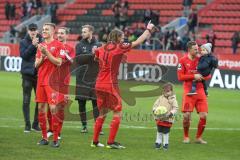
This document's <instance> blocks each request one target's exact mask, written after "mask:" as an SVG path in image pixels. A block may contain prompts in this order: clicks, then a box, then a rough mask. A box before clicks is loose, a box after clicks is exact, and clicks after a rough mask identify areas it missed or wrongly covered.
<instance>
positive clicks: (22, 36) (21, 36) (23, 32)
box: [18, 26, 27, 39]
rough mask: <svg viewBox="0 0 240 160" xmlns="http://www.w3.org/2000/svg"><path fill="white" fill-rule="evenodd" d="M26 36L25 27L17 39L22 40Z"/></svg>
mask: <svg viewBox="0 0 240 160" xmlns="http://www.w3.org/2000/svg"><path fill="white" fill-rule="evenodd" d="M26 34H27V27H26V26H24V27H23V28H22V30H21V31H20V32H19V34H18V38H20V39H23V38H24V37H25V36H26Z"/></svg>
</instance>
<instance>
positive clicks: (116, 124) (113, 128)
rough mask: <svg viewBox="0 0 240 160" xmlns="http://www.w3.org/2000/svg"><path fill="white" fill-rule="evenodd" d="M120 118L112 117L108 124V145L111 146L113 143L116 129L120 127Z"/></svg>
mask: <svg viewBox="0 0 240 160" xmlns="http://www.w3.org/2000/svg"><path fill="white" fill-rule="evenodd" d="M120 121H121V119H120V117H118V116H117V117H113V119H112V122H111V124H110V133H109V137H108V144H111V143H113V142H114V140H115V137H116V135H117V132H118V128H119V125H120Z"/></svg>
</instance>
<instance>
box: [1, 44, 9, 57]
mask: <svg viewBox="0 0 240 160" xmlns="http://www.w3.org/2000/svg"><path fill="white" fill-rule="evenodd" d="M10 52H11V49H10V47H9V46H0V56H9V55H10Z"/></svg>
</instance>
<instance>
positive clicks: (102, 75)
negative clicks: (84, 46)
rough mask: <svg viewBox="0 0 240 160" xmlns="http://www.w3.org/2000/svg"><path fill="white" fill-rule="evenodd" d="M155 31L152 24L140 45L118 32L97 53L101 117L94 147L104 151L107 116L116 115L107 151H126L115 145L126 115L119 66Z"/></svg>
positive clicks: (94, 137)
mask: <svg viewBox="0 0 240 160" xmlns="http://www.w3.org/2000/svg"><path fill="white" fill-rule="evenodd" d="M153 30H154V25H153V24H152V23H150V22H149V23H148V25H147V29H146V30H145V31H144V33H143V34H142V35H141V36H140V37H139V38H138V39H137V40H136V41H134V42H132V43H123V41H124V33H123V32H122V31H121V30H118V29H114V30H112V31H111V32H110V33H109V35H108V43H107V44H106V45H104V46H102V47H100V48H98V49H96V50H95V59H96V60H97V61H98V62H99V73H98V76H97V80H96V85H95V89H96V96H97V106H98V108H99V113H100V115H99V117H98V118H97V119H96V122H95V125H94V134H93V141H92V144H91V147H104V145H103V144H101V143H100V142H99V134H100V131H101V130H102V125H103V123H104V120H105V118H106V116H107V113H108V112H109V111H112V112H113V119H112V122H111V124H110V133H109V137H108V141H107V146H106V147H107V148H110V149H122V148H125V147H124V146H122V145H121V144H120V143H118V142H116V141H115V137H116V135H117V132H118V128H119V125H120V121H121V115H122V103H121V96H120V93H119V87H118V80H117V76H118V70H119V65H120V63H121V61H122V58H123V56H124V54H125V53H126V52H128V51H129V50H130V49H131V48H133V47H135V46H137V45H139V44H141V43H143V42H144V41H145V40H146V39H147V38H148V37H150V35H151V32H152V31H153Z"/></svg>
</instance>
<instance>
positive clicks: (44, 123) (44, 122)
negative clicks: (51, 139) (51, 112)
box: [38, 112, 48, 140]
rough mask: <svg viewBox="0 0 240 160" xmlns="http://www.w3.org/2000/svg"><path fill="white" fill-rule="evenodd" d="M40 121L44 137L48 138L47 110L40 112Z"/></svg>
mask: <svg viewBox="0 0 240 160" xmlns="http://www.w3.org/2000/svg"><path fill="white" fill-rule="evenodd" d="M38 121H39V124H40V127H41V129H42V137H43V139H45V140H47V139H48V138H47V120H46V113H45V112H38Z"/></svg>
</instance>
